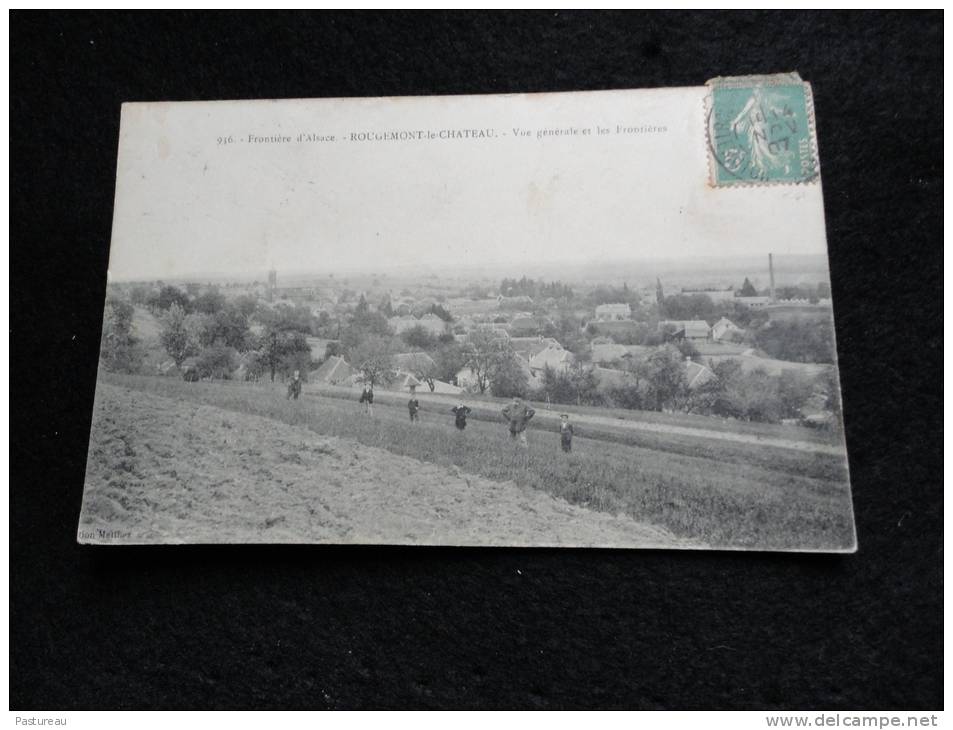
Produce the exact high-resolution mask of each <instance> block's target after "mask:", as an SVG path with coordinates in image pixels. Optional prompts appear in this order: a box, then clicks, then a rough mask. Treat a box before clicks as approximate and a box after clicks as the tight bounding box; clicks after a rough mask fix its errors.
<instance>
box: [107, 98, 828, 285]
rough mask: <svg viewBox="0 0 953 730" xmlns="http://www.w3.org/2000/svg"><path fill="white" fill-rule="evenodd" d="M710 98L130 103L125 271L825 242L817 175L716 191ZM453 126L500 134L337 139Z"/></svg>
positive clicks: (183, 273)
mask: <svg viewBox="0 0 953 730" xmlns="http://www.w3.org/2000/svg"><path fill="white" fill-rule="evenodd" d="M703 93H704V92H703V90H701V89H679V90H658V91H654V92H635V93H632V92H597V93H589V94H574V95H562V94H547V95H539V96H537V97H528V96H507V97H456V98H451V97H443V98H432V99H423V98H418V99H413V100H409V99H407V100H399V101H395V100H325V101H289V102H226V103H208V104H205V103H202V104H179V105H170V104H153V105H127V106H126V107H124V112H123V129H122V133H121V142H120V163H119V172H118V182H117V197H116V213H115V220H114V228H113V237H112V248H111V255H110V276H111V277H112V278H114V279H120V280H121V279H174V278H182V277H187V276H189V275H191V274H221V275H236V276H244V275H255V274H258V273H260V274H261V275H262V277H263V275H264V272H265V271H267V270H268V269H270V268H276V269H278V270H279V271H282V272H287V273H292V272H294V271H296V270H297V271H315V272H322V271H325V272H335V271H343V270H354V269H364V270H369V271H384V270H386V269H388V268H392V267H394V266H403V265H407V264H414V263H417V262H421V263H426V264H427V265H428V266H430V267H433V268H444V267H455V268H460V269H461V270H462V269H465V268H467V267H469V266H482V265H485V264H508V265H512V266H513V267H514V269H519V268H521V267H524V266H526V265H528V264H530V265H531V264H532V263H534V262H540V261H545V262H547V263H552V262H562V261H564V262H566V263H567V266H569V267H571V265H572V263H573V262H581V261H589V260H592V259H602V260H607V259H611V260H626V259H631V260H645V259H653V258H664V259H679V258H686V259H687V258H692V257H700V256H704V257H712V256H715V257H719V256H723V257H732V256H752V255H762V254H767V253H768V252H774V253H775V254H777V255H779V256H783V255H789V254H824V253H826V245H825V238H824V222H823V213H822V205H821V197H820V186H819V185H817V184H815V185H806V186H777V187H765V188H746V189H732V190H712V189H710V188H708V186H707V184H706V179H707V164H708V162H707V157H706V151H705V144H704V142H705V140H704V126H703V125H704V112H703V104H702V97H703ZM596 125H599V126H602V127H603V128H605V129H609V130H611V131H612V132H613V134H609V135H597V134H595V127H596ZM619 125H621V126H624V127H628V128H633V127H635V128H642V129H644V128H646V127H651V128H656V129H657V128H660V127H661V128H664V129H665V131H664V132H658V131H654V132H640V133H635V134H616V133H614V132H616V129H617V127H618V126H619ZM516 127H521V128H526V129H531V130H534V132H535V130H538V129H540V128H545V129H561V130H563V129H573V128H574V129H576V130H581V129H583V128H589V129H590V130H592V132H591V133H590V135H582V134H576V135H574V136H564V137H563V136H561V137H545V138H543V139H538V138H537V137H536V135H535V133H534V134H533V135H531V136H530V137H529V138H520V137H517V136H514V128H516ZM447 129H452V130H460V129H492V130H493V134H494V135H495V137H493V138H491V139H453V140H441V139H439V138H438V139H435V140H416V141H376V142H374V141H371V142H356V141H342V140H341V139H340V138H341V137H342V136H344V137H345V139H349V135H350V133H352V132H355V133H357V132H374V133H377V132H387V131H400V130H428V131H429V130H432V131H434V132H440V131H441V130H447ZM309 132H310V133H317V134H323V135H331V134H333V135H336V136H337V137H338V139H337V140H336V141H334V142H326V143H307V142H303V143H298V142H297V141H296V140H297V136H298V134H299V133H309ZM229 135H231V136H232V137H233V139H234V140H236V141H235V142H233V143H231V144H218V143H217V138H218V137H227V136H229ZM250 136H260V137H273V136H288V137H291V138H292V140H294V141H293V142H292V143H290V144H278V143H270V142H266V143H248V142H247V141H241V140H247V139H248V138H249V137H250ZM570 270H571V269H570Z"/></svg>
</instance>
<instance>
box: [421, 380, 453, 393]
mask: <svg viewBox="0 0 953 730" xmlns="http://www.w3.org/2000/svg"><path fill="white" fill-rule="evenodd" d="M427 391H430V383H424V386H423V392H427ZM430 392H432V393H443V394H445V395H459V394H460V393H462V392H463V388H461V387H459V386H456V385H453V384H451V383H445V382H443V381H442V380H434V381H433V390H432V391H430Z"/></svg>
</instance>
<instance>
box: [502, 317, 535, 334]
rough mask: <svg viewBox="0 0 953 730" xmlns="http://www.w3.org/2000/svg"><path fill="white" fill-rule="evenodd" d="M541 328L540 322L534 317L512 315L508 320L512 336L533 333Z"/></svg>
mask: <svg viewBox="0 0 953 730" xmlns="http://www.w3.org/2000/svg"><path fill="white" fill-rule="evenodd" d="M540 329H542V323H541V322H540V321H539V320H537V319H535V318H534V317H514V318H513V320H512V321H511V322H510V325H509V331H510V334H511V335H513V336H514V337H526V336H527V335H534V334H536V333H538V332H539V331H540Z"/></svg>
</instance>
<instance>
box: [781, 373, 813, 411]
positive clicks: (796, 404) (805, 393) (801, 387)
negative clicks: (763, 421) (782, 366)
mask: <svg viewBox="0 0 953 730" xmlns="http://www.w3.org/2000/svg"><path fill="white" fill-rule="evenodd" d="M813 394H814V383H813V382H811V379H810V378H807V377H805V376H804V375H802V374H801V373H798V372H796V371H794V370H785V371H783V372H782V373H781V376H780V377H779V378H778V406H779V409H780V416H781V418H800V417H801V415H802V413H801V409H802V408H804V406H805V405H806V404H807V402H808V400H809V399H810V397H811V396H812V395H813Z"/></svg>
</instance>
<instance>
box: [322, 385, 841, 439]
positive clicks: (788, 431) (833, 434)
mask: <svg viewBox="0 0 953 730" xmlns="http://www.w3.org/2000/svg"><path fill="white" fill-rule="evenodd" d="M304 389H305V391H307V392H312V393H315V394H318V395H325V396H330V397H338V398H345V399H350V398H355V397H357V396H356V395H355V392H354V390H352V389H350V388H345V387H339V386H328V385H324V384H316V383H306V384H305V386H304ZM374 395H375V397H378V396H379V397H381V398H383V399H396V400H401V401H402V402H406V400H407V395H406V394H405V393H396V392H392V391H386V390H379V391H375V394H374ZM417 395H418V396H419V397H421V398H433V399H439V400H443V401H445V402H447V403H450V404H452V403H454V402H456V401H458V400H459V399H460V398H463V399H465V400H467V402H470V401H472V400H474V399H477V400H480V401H483V402H485V403H486V404H487V407H488V408H494V406H495V408H496V409H497V410H498V408H502V407H503V406H504V405H506V404H507V403H509V402H510V400H511V399H509V398H495V397H493V396H490V395H480V396H476V395H470V394H464V395H461V396H453V395H439V394H431V393H430V392H429V391H428V389H427V387H426V386H425V385H424V386H421V387H420V388H418V389H417ZM532 405H533V406H534V407H543V408H551V409H553V410H557V411H562V412H565V413H570V414H574V415H580V416H586V415H597V416H601V417H608V418H612V419H615V420H618V421H641V422H645V423H655V424H658V425H661V426H678V427H682V428H696V429H704V430H707V431H721V432H724V433H739V434H750V435H752V436H758V437H761V438H780V439H791V440H796V441H804V442H807V443H817V444H829V445H842V441H841V435H840V432H839V430H837V431H826V430H820V429H814V428H806V427H804V426H794V425H782V424H777V423H755V422H750V421H738V420H735V419H728V418H717V417H712V416H702V415H698V414H695V413H661V412H659V411H634V410H627V409H624V408H611V409H610V408H600V407H596V406H576V405H565V404H560V403H553V404H547V403H543V402H539V401H533V402H532ZM495 412H497V411H496V410H494V413H495ZM494 418H495V416H494Z"/></svg>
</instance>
